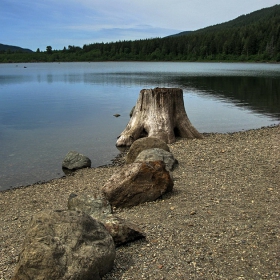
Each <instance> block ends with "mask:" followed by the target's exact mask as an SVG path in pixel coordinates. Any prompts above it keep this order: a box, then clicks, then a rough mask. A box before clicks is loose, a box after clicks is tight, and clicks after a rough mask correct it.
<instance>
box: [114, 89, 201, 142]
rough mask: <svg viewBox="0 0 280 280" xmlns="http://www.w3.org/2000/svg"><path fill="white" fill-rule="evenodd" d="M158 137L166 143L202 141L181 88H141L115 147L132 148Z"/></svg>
mask: <svg viewBox="0 0 280 280" xmlns="http://www.w3.org/2000/svg"><path fill="white" fill-rule="evenodd" d="M145 136H148V137H156V138H159V139H161V140H163V141H165V142H166V143H173V142H175V137H176V136H178V137H183V138H190V139H193V138H203V136H202V135H201V134H200V133H199V132H198V131H197V130H196V129H195V128H194V127H193V126H192V124H191V122H190V120H189V118H188V116H187V113H186V111H185V107H184V100H183V91H182V89H179V88H155V89H142V90H141V91H140V94H139V97H138V100H137V103H136V105H135V108H134V111H133V114H132V116H131V119H130V121H129V123H128V124H127V126H126V128H125V129H124V131H123V132H122V133H121V135H120V136H119V137H118V140H117V143H116V146H130V145H131V144H132V143H133V142H134V141H135V140H137V139H138V138H140V137H145Z"/></svg>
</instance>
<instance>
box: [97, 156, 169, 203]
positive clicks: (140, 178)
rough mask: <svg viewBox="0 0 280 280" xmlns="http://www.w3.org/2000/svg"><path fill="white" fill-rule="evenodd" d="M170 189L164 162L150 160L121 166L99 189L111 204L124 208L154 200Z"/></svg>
mask: <svg viewBox="0 0 280 280" xmlns="http://www.w3.org/2000/svg"><path fill="white" fill-rule="evenodd" d="M172 189H173V180H172V178H171V176H170V173H169V171H167V170H166V169H165V164H164V162H162V161H152V162H135V163H131V164H128V165H125V166H123V167H122V168H121V169H120V170H119V171H118V172H117V173H115V174H113V175H112V177H111V178H110V179H109V180H108V182H107V183H106V184H105V185H104V186H103V187H102V189H101V190H102V192H103V194H104V195H105V197H106V198H107V199H108V200H109V202H110V204H111V205H112V206H115V207H120V208H124V207H132V206H136V205H139V204H140V203H144V202H148V201H154V200H156V199H158V198H159V197H161V196H162V195H163V194H164V193H166V192H169V191H172Z"/></svg>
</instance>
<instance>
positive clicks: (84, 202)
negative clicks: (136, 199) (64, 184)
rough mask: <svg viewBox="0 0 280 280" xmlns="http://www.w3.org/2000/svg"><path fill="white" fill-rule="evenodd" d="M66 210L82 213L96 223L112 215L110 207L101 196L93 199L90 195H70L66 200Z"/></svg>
mask: <svg viewBox="0 0 280 280" xmlns="http://www.w3.org/2000/svg"><path fill="white" fill-rule="evenodd" d="M68 209H69V210H76V211H83V212H85V213H86V214H88V215H90V216H91V217H92V218H93V219H96V220H98V221H100V219H101V218H104V217H105V216H107V215H109V214H112V206H111V205H110V203H109V202H108V200H107V199H106V198H105V197H104V196H102V195H98V196H95V197H93V196H90V195H75V194H70V196H69V199H68Z"/></svg>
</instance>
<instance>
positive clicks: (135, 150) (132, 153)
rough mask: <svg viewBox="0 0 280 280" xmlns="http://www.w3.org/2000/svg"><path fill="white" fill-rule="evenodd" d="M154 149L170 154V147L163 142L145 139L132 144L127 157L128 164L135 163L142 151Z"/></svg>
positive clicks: (152, 138)
mask: <svg viewBox="0 0 280 280" xmlns="http://www.w3.org/2000/svg"><path fill="white" fill-rule="evenodd" d="M152 148H159V149H163V150H165V151H167V152H170V149H169V147H168V145H167V144H166V143H165V142H164V141H163V140H161V139H158V138H155V137H144V138H140V139H137V140H136V141H134V142H133V143H132V145H131V147H130V148H129V151H128V153H127V156H126V163H133V162H134V161H135V159H136V158H137V156H138V155H139V154H140V153H141V152H142V151H144V150H147V149H152Z"/></svg>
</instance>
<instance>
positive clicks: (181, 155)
mask: <svg viewBox="0 0 280 280" xmlns="http://www.w3.org/2000/svg"><path fill="white" fill-rule="evenodd" d="M279 142H280V127H279V126H276V127H272V128H262V129H258V130H250V131H244V132H238V133H233V134H208V135H206V137H205V138H204V139H202V140H183V139H180V140H178V141H176V143H174V144H172V145H170V148H171V151H172V152H173V154H174V156H175V157H176V158H177V159H178V161H179V166H178V168H177V169H175V171H174V172H173V176H174V191H173V192H172V193H170V194H168V195H166V196H165V197H164V198H163V199H162V200H158V201H156V202H152V203H146V204H143V205H140V206H137V207H134V208H132V209H126V210H121V211H117V214H118V215H119V216H121V217H123V218H126V219H128V220H130V221H132V222H134V223H137V224H138V225H139V226H140V227H141V228H142V229H143V231H144V232H145V233H146V235H147V238H146V240H140V241H137V242H134V243H130V244H128V245H126V246H122V247H119V248H118V249H117V258H116V261H115V267H114V269H113V271H112V272H111V273H109V274H107V275H106V276H105V277H104V279H106V280H109V279H134V280H135V279H170V280H173V279H280V183H279V182H280V145H279ZM119 168H120V167H109V168H93V169H87V170H81V171H79V172H77V173H76V174H75V175H74V176H69V177H65V178H61V179H55V180H52V181H50V182H47V183H44V184H35V185H32V186H29V187H25V188H19V189H15V190H9V191H5V192H1V193H0V211H1V216H0V279H1V280H3V279H5V280H7V279H10V278H11V275H12V274H13V271H14V269H15V265H16V262H17V259H18V255H19V252H20V248H21V244H22V241H23V239H24V235H25V230H26V228H27V226H28V221H29V219H30V217H31V216H32V215H33V214H35V213H37V212H39V211H41V210H42V209H66V208H67V200H68V196H69V194H70V193H72V192H74V193H77V194H79V193H86V194H92V193H96V192H99V189H100V187H102V185H103V184H104V183H105V182H106V181H107V180H108V178H109V177H110V176H111V175H112V174H113V173H114V172H117V171H118V169H119Z"/></svg>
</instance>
